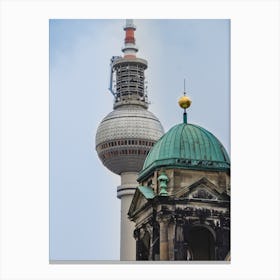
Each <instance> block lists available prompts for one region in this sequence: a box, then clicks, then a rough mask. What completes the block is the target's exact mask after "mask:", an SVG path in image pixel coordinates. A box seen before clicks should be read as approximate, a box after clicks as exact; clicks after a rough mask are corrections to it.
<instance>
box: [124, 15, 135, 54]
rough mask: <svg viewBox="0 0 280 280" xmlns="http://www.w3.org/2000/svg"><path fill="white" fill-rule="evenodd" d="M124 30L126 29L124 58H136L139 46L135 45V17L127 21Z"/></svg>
mask: <svg viewBox="0 0 280 280" xmlns="http://www.w3.org/2000/svg"><path fill="white" fill-rule="evenodd" d="M123 30H124V31H125V39H124V48H123V49H122V51H123V53H124V58H135V57H136V53H137V52H138V48H137V47H136V45H135V37H134V31H135V30H136V26H135V25H134V23H133V19H127V20H126V21H125V26H124V28H123Z"/></svg>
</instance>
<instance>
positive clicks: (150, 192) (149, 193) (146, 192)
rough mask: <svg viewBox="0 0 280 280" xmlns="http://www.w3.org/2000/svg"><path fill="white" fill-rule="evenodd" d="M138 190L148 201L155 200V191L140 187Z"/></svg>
mask: <svg viewBox="0 0 280 280" xmlns="http://www.w3.org/2000/svg"><path fill="white" fill-rule="evenodd" d="M138 189H139V191H140V192H141V193H142V194H143V195H144V197H145V198H147V199H153V198H154V197H155V193H154V191H153V190H152V189H151V188H149V187H146V186H139V187H138Z"/></svg>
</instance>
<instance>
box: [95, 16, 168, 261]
mask: <svg viewBox="0 0 280 280" xmlns="http://www.w3.org/2000/svg"><path fill="white" fill-rule="evenodd" d="M135 30H136V26H135V25H134V24H133V21H132V20H126V25H125V27H124V31H125V40H124V47H123V49H122V52H123V53H124V55H123V57H121V56H113V57H112V59H111V73H110V75H111V78H110V87H109V90H110V91H111V93H112V94H113V96H114V105H113V109H114V110H113V111H112V112H111V113H109V114H108V115H107V116H106V117H105V118H104V119H103V120H102V122H101V123H100V125H99V127H98V129H97V133H96V141H95V145H96V151H97V153H98V156H99V158H100V160H101V161H102V163H103V164H104V165H105V166H106V167H107V168H108V169H109V170H111V171H112V172H114V173H115V174H118V175H120V176H121V186H119V187H118V190H117V196H118V198H120V199H121V257H120V259H121V260H135V255H136V253H135V246H136V245H135V240H134V238H133V224H132V223H131V222H130V221H129V220H128V217H127V213H128V208H129V206H130V203H131V199H132V196H133V194H134V192H135V189H136V187H137V186H138V183H137V181H136V178H137V176H138V172H139V171H140V170H141V169H142V167H143V163H144V161H145V159H146V156H147V154H148V152H149V151H150V149H151V148H152V146H153V145H154V144H155V143H156V142H157V140H158V139H159V138H160V137H161V136H162V135H163V132H164V131H163V127H162V125H161V123H160V121H159V120H158V119H157V117H156V116H155V115H154V114H153V113H151V112H150V111H148V110H147V109H148V105H149V103H148V99H147V95H146V92H145V73H144V72H145V70H146V69H147V67H148V63H147V61H146V60H144V59H141V58H138V57H136V53H137V51H138V48H137V47H136V45H135V37H134V31H135ZM114 83H115V86H116V87H115V89H114Z"/></svg>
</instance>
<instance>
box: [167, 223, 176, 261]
mask: <svg viewBox="0 0 280 280" xmlns="http://www.w3.org/2000/svg"><path fill="white" fill-rule="evenodd" d="M174 241H175V224H174V222H173V221H171V222H170V223H169V225H168V251H169V258H168V259H169V260H170V261H174V260H175V254H174Z"/></svg>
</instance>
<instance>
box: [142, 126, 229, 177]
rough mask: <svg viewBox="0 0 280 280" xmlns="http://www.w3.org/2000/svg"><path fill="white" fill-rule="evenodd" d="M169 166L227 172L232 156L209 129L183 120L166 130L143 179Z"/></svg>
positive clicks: (155, 148) (148, 163) (151, 155)
mask: <svg viewBox="0 0 280 280" xmlns="http://www.w3.org/2000/svg"><path fill="white" fill-rule="evenodd" d="M165 166H168V167H171V168H172V167H174V168H185V169H194V170H209V169H210V170H217V171H226V170H229V169H230V158H229V156H228V154H227V151H226V150H225V148H224V147H223V145H222V144H221V142H220V141H219V140H218V139H217V138H216V137H215V136H214V135H213V134H212V133H210V132H209V131H208V130H206V129H204V128H202V127H200V126H198V125H194V124H187V123H181V124H178V125H175V126H174V127H172V128H171V129H170V130H169V131H168V132H167V133H165V134H164V135H163V136H162V137H161V138H160V139H159V140H158V142H157V143H156V144H155V146H154V147H153V148H152V149H151V150H150V152H149V154H148V156H147V158H146V160H145V162H144V166H143V169H142V171H141V172H140V174H139V179H142V178H144V177H145V176H146V175H147V174H148V173H150V172H151V171H152V170H155V169H159V168H161V167H165Z"/></svg>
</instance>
